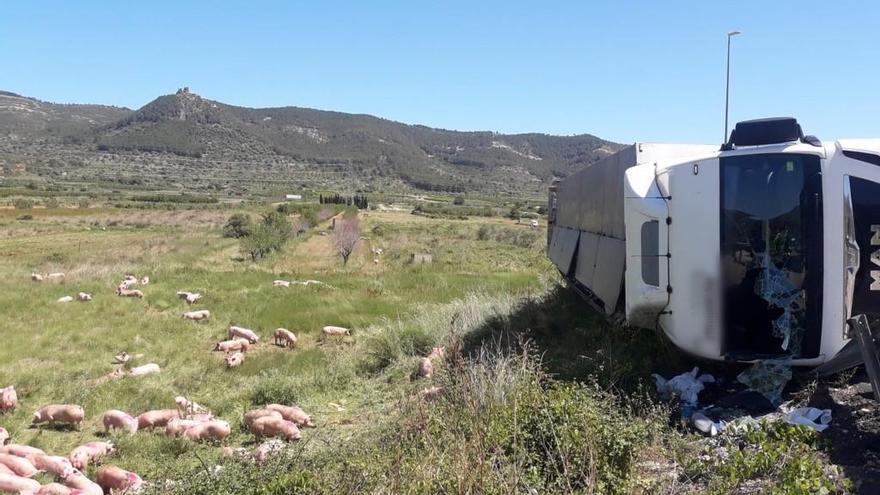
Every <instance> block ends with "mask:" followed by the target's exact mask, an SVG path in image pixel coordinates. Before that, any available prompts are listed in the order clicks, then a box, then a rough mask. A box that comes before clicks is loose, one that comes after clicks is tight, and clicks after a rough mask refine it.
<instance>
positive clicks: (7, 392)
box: [0, 385, 18, 411]
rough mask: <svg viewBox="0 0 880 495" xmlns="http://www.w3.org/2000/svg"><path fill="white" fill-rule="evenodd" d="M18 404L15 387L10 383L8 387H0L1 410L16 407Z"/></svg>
mask: <svg viewBox="0 0 880 495" xmlns="http://www.w3.org/2000/svg"><path fill="white" fill-rule="evenodd" d="M17 405H18V394H17V393H15V387H14V386H12V385H10V386H8V387H6V388H0V411H9V410H11V409H15V406H17Z"/></svg>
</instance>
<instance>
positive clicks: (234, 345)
mask: <svg viewBox="0 0 880 495" xmlns="http://www.w3.org/2000/svg"><path fill="white" fill-rule="evenodd" d="M250 348H251V343H250V342H248V341H247V340H245V339H233V340H224V341H222V342H217V343H216V344H214V350H215V351H220V352H232V351H236V352H247V351H248V350H249V349H250Z"/></svg>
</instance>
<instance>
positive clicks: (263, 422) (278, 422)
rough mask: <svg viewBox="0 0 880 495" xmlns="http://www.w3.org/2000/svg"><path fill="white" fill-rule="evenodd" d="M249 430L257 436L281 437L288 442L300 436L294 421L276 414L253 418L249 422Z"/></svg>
mask: <svg viewBox="0 0 880 495" xmlns="http://www.w3.org/2000/svg"><path fill="white" fill-rule="evenodd" d="M250 432H251V433H253V434H254V435H255V436H256V437H257V438H265V437H282V438H284V439H285V440H287V441H290V442H292V441H294V440H299V439H300V438H302V433H300V431H299V428H298V427H297V426H296V423H294V422H293V421H286V420H284V419H282V418H278V417H276V416H263V417H260V418H257V419H255V420H254V422H253V423H251V427H250Z"/></svg>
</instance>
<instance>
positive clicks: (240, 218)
mask: <svg viewBox="0 0 880 495" xmlns="http://www.w3.org/2000/svg"><path fill="white" fill-rule="evenodd" d="M251 229H253V221H252V220H251V216H250V215H248V214H247V213H236V214H234V215H232V216H231V217H229V220H228V221H227V222H226V225H224V226H223V237H230V238H233V239H239V238H241V237H246V236H248V235H250V233H251Z"/></svg>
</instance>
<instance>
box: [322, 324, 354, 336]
mask: <svg viewBox="0 0 880 495" xmlns="http://www.w3.org/2000/svg"><path fill="white" fill-rule="evenodd" d="M321 332H323V333H324V335H328V336H331V337H336V336H342V335H351V330H349V329H347V328H343V327H334V326H332V325H327V326H326V327H324V328H322V329H321Z"/></svg>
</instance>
